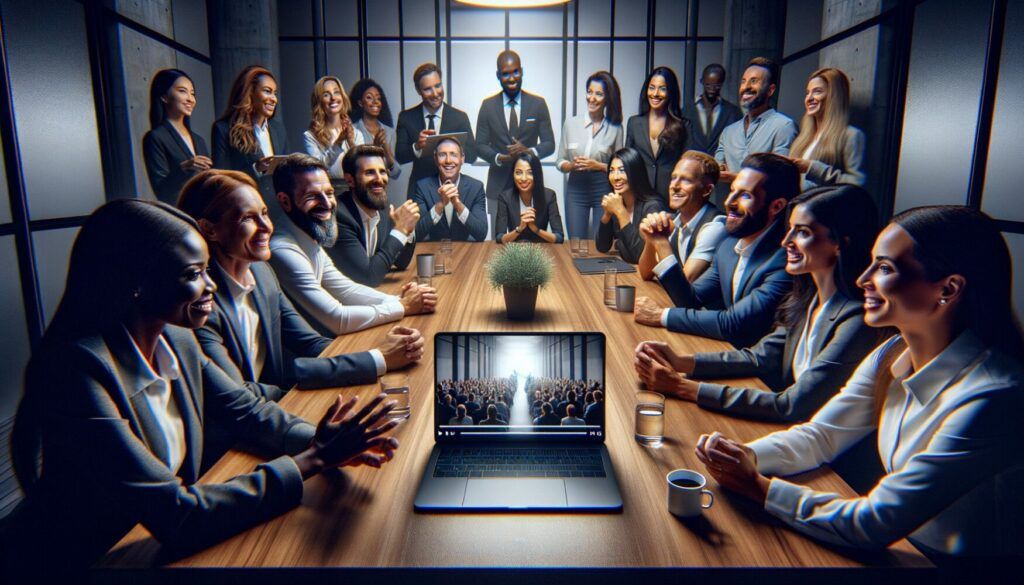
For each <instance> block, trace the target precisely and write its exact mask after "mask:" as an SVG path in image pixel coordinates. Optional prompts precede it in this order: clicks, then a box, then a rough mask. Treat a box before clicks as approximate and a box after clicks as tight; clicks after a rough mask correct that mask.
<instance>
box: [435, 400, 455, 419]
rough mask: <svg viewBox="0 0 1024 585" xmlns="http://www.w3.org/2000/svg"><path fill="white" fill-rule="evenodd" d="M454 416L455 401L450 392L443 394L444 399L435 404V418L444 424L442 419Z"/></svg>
mask: <svg viewBox="0 0 1024 585" xmlns="http://www.w3.org/2000/svg"><path fill="white" fill-rule="evenodd" d="M453 416H455V401H454V400H453V399H452V396H451V394H445V396H444V399H443V400H442V401H441V402H440V403H438V405H437V418H438V419H440V420H441V421H442V422H441V424H444V421H447V420H451V418H452V417H453Z"/></svg>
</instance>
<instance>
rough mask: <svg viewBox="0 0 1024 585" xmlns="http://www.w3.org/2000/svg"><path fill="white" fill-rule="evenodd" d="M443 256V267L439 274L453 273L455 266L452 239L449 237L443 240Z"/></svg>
mask: <svg viewBox="0 0 1024 585" xmlns="http://www.w3.org/2000/svg"><path fill="white" fill-rule="evenodd" d="M441 257H442V258H443V260H442V263H443V269H442V271H441V272H438V274H451V273H452V272H453V271H454V269H455V267H454V266H452V241H451V240H449V239H447V238H445V239H443V240H441Z"/></svg>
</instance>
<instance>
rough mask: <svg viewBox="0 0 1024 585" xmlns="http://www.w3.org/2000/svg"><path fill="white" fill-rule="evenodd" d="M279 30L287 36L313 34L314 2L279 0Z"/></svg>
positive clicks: (307, 0)
mask: <svg viewBox="0 0 1024 585" xmlns="http://www.w3.org/2000/svg"><path fill="white" fill-rule="evenodd" d="M277 32H278V34H280V35H282V36H286V37H290V36H301V37H308V36H310V35H312V34H313V3H312V2H311V1H310V0H299V1H298V2H296V0H277ZM318 32H319V31H318Z"/></svg>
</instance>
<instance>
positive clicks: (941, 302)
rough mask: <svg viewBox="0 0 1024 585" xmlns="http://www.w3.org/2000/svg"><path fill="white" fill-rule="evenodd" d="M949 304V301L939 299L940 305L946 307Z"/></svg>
mask: <svg viewBox="0 0 1024 585" xmlns="http://www.w3.org/2000/svg"><path fill="white" fill-rule="evenodd" d="M948 302H949V299H939V304H940V305H945V304H946V303H948Z"/></svg>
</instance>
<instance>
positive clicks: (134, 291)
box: [132, 289, 142, 300]
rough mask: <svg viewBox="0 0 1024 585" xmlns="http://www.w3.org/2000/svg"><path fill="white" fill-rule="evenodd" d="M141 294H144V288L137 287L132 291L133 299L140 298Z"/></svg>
mask: <svg viewBox="0 0 1024 585" xmlns="http://www.w3.org/2000/svg"><path fill="white" fill-rule="evenodd" d="M140 296H142V290H140V289H135V290H133V291H132V299H133V300H139V297H140Z"/></svg>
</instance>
